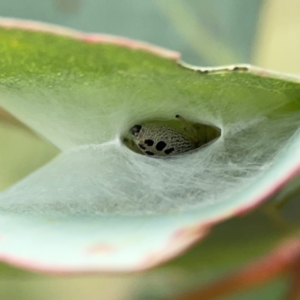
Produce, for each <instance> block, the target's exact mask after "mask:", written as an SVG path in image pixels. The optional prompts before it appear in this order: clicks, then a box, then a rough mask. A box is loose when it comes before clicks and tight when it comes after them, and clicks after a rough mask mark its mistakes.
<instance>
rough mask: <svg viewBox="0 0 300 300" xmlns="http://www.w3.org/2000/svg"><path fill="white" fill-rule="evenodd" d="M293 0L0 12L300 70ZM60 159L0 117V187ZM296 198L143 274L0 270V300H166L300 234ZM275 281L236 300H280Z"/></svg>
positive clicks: (68, 4) (222, 59)
mask: <svg viewBox="0 0 300 300" xmlns="http://www.w3.org/2000/svg"><path fill="white" fill-rule="evenodd" d="M299 12H300V2H299V1H297V0H277V1H272V0H268V1H266V0H265V1H263V0H251V1H247V0H239V1H237V0H201V1H200V0H185V1H184V0H152V1H145V0H144V1H141V0H122V1H121V0H110V1H105V0H22V1H16V0H1V1H0V15H1V16H4V17H13V18H24V19H33V20H39V21H44V22H49V23H54V24H60V25H64V26H67V27H71V28H75V29H79V30H83V31H88V32H102V33H109V34H113V35H121V36H126V37H130V38H133V39H139V40H144V41H147V42H151V43H153V44H157V45H160V46H164V47H166V48H170V49H172V50H176V51H178V52H181V53H182V59H183V60H184V61H185V62H187V63H190V64H194V65H198V66H199V65H203V66H217V65H226V64H235V63H251V64H255V65H258V66H261V67H266V68H269V69H273V70H277V71H283V72H288V73H295V74H300V56H299V49H300V39H299V36H300V18H299ZM57 154H58V151H57V149H55V148H54V147H53V146H52V145H50V144H49V143H47V141H44V140H42V139H40V138H39V137H38V136H36V135H35V134H34V133H32V132H31V131H30V130H28V129H27V128H26V127H24V126H21V125H20V124H18V123H17V121H16V120H14V119H13V118H12V117H11V116H8V115H7V114H3V112H1V111H0V190H3V189H5V188H6V187H8V186H9V185H11V184H13V183H14V182H16V181H18V180H20V179H21V178H23V177H24V176H26V175H27V174H29V173H30V172H32V171H33V170H35V169H36V168H38V167H39V166H41V165H43V164H45V163H46V162H47V161H49V160H51V159H52V158H53V157H55V156H56V155H57ZM298 202H299V194H296V195H294V197H293V200H292V201H290V202H289V203H288V205H287V206H285V207H284V219H282V218H281V217H279V216H278V215H276V214H274V213H273V211H272V210H270V209H269V208H267V207H266V208H263V209H261V210H258V211H256V212H254V213H251V214H250V215H248V216H245V217H243V218H237V219H233V220H229V221H227V222H225V223H222V224H220V225H218V226H217V227H216V228H215V229H214V230H213V232H212V234H211V235H210V236H209V237H208V238H207V239H205V240H204V242H203V243H201V244H200V245H198V246H195V247H194V248H193V249H191V250H189V251H188V252H187V253H186V254H184V255H183V256H181V257H179V258H177V259H175V260H174V261H172V262H169V263H167V264H165V265H164V266H161V267H159V268H156V269H154V270H151V271H149V272H146V273H143V274H138V275H135V274H131V275H98V276H95V275H93V276H92V275H91V276H76V277H66V276H65V277H56V276H46V275H41V274H33V273H29V272H26V271H21V270H18V269H15V268H12V267H9V266H7V265H4V264H0V299H4V300H6V299H9V300H14V299H17V300H19V299H25V300H26V299H30V300H35V299H38V300H51V299H56V300H60V299H74V300H77V299H78V300H79V299H86V300H94V299H111V300H126V299H131V300H135V299H136V300H154V299H155V300H156V299H166V297H169V296H171V295H174V294H177V293H182V292H183V291H185V290H189V289H191V288H195V287H196V286H199V284H205V283H207V282H209V280H211V279H213V278H216V277H219V276H222V275H225V274H226V273H227V272H228V271H231V270H234V269H235V268H238V267H239V266H241V265H243V264H245V262H247V261H251V260H252V259H253V258H254V257H259V256H260V255H263V254H265V253H267V251H269V250H270V249H272V247H274V246H275V245H277V243H278V242H279V241H280V240H281V239H282V238H283V237H286V236H289V235H291V234H292V233H293V232H294V231H295V230H296V229H297V227H298V228H299V224H300V216H299V213H297V212H299V210H298V208H299V205H298V206H297V203H298ZM286 289H287V286H286V278H279V279H277V280H276V281H273V282H270V283H269V284H267V285H264V286H261V287H258V288H255V289H253V290H251V291H247V292H244V293H240V294H237V295H235V296H230V297H228V298H226V299H228V300H229V299H231V300H252V299H255V300H260V299H262V300H265V299H280V295H281V294H283V293H284V292H285V290H286Z"/></svg>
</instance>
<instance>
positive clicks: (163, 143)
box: [155, 141, 167, 151]
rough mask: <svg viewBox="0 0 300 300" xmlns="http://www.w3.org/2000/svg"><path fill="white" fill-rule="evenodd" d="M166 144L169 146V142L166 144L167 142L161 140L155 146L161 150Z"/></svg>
mask: <svg viewBox="0 0 300 300" xmlns="http://www.w3.org/2000/svg"><path fill="white" fill-rule="evenodd" d="M166 146H167V144H166V143H165V142H163V141H160V142H158V143H157V144H156V146H155V148H156V150H158V151H161V150H163V149H164V148H165V147H166Z"/></svg>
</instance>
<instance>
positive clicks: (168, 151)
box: [164, 148, 175, 154]
mask: <svg viewBox="0 0 300 300" xmlns="http://www.w3.org/2000/svg"><path fill="white" fill-rule="evenodd" d="M174 150H175V149H174V148H169V149H167V150H165V151H164V152H165V153H166V154H171V153H172V152H173V151H174Z"/></svg>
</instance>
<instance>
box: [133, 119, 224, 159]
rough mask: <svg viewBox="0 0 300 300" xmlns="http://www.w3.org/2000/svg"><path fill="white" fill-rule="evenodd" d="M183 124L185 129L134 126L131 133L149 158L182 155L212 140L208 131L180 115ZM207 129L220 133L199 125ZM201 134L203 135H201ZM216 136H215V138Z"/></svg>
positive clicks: (145, 125)
mask: <svg viewBox="0 0 300 300" xmlns="http://www.w3.org/2000/svg"><path fill="white" fill-rule="evenodd" d="M175 117H176V118H177V119H178V120H179V121H180V122H181V123H182V124H183V129H182V130H181V129H180V128H179V127H178V128H177V127H174V126H171V125H164V124H158V123H154V122H153V123H150V122H149V123H145V124H143V125H134V126H133V127H131V128H130V130H129V132H130V133H131V134H132V136H133V142H134V143H135V144H136V146H137V147H138V148H139V150H140V151H141V152H142V153H143V154H145V155H148V156H170V155H174V154H181V153H185V152H188V151H191V150H194V149H196V148H199V147H200V146H202V145H203V144H205V143H207V142H209V141H211V140H212V138H211V136H209V134H208V133H207V131H208V130H204V131H203V130H201V131H199V128H200V127H199V128H197V127H196V125H192V124H190V123H188V122H187V121H186V120H185V119H184V118H183V117H181V116H180V115H176V116H175ZM199 126H202V127H201V128H203V126H204V127H205V128H213V130H214V132H218V133H219V131H217V130H216V129H215V128H214V127H210V126H208V125H204V124H201V125H200V124H199ZM199 133H201V135H200V134H199ZM215 137H216V135H214V138H215Z"/></svg>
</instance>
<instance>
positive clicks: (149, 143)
mask: <svg viewBox="0 0 300 300" xmlns="http://www.w3.org/2000/svg"><path fill="white" fill-rule="evenodd" d="M145 144H146V145H148V146H153V144H154V142H153V141H152V140H145Z"/></svg>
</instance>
